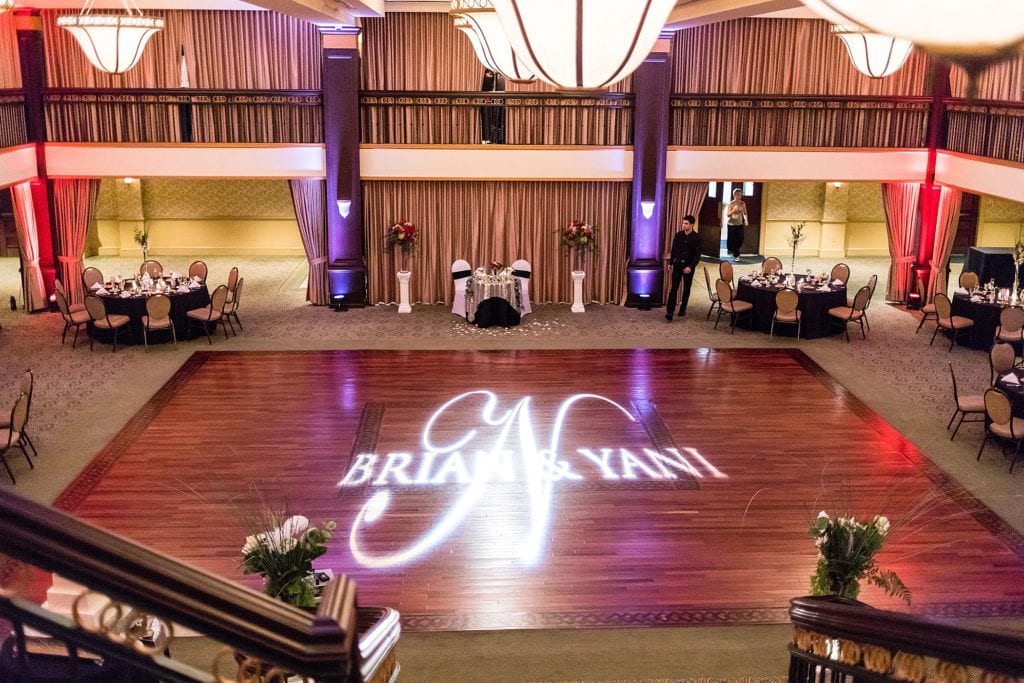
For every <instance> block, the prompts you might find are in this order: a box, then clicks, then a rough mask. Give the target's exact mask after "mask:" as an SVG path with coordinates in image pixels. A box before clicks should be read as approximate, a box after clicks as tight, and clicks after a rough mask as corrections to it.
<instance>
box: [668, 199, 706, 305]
mask: <svg viewBox="0 0 1024 683" xmlns="http://www.w3.org/2000/svg"><path fill="white" fill-rule="evenodd" d="M707 196H708V184H707V183H667V184H666V186H665V230H664V232H663V233H662V235H661V255H662V256H663V257H664V258H668V256H669V251H670V250H671V249H672V240H673V239H674V238H675V236H676V233H677V232H679V230H680V229H681V226H682V222H683V216H688V215H689V216H699V215H700V207H701V204H703V203H704V198H705V197H707ZM696 227H697V232H700V227H701V226H700V225H697V226H696ZM714 227H717V226H714ZM709 229H711V228H709ZM662 264H663V266H664V268H665V274H666V279H665V282H671V280H669V279H668V277H669V276H670V275H671V270H672V269H671V268H669V266H668V262H667V261H665V260H662ZM701 286H703V284H701ZM661 298H662V302H661V303H666V302H667V301H668V287H664V288H663V289H662V292H661Z"/></svg>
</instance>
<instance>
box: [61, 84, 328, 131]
mask: <svg viewBox="0 0 1024 683" xmlns="http://www.w3.org/2000/svg"><path fill="white" fill-rule="evenodd" d="M43 98H44V102H45V106H46V135H47V139H48V140H50V141H52V142H203V143H237V144H245V143H293V144H303V143H317V142H322V141H323V118H322V117H323V109H322V106H321V102H322V97H321V94H320V91H317V90H282V91H262V90H235V91H219V90H191V89H179V90H130V89H106V90H100V89H67V88H62V89H50V90H47V91H46V92H45V93H44V95H43Z"/></svg>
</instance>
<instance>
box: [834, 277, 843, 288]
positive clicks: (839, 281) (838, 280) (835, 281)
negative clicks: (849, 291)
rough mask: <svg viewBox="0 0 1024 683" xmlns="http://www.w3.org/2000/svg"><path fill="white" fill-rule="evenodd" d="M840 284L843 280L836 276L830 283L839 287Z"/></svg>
mask: <svg viewBox="0 0 1024 683" xmlns="http://www.w3.org/2000/svg"><path fill="white" fill-rule="evenodd" d="M842 284H843V281H842V280H840V279H839V278H836V279H835V280H833V281H832V285H833V286H834V287H840V286H842Z"/></svg>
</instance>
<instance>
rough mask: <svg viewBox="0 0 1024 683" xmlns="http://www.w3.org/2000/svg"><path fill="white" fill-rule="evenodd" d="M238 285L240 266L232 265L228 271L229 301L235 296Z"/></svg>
mask: <svg viewBox="0 0 1024 683" xmlns="http://www.w3.org/2000/svg"><path fill="white" fill-rule="evenodd" d="M237 286H238V266H232V267H231V270H229V271H228V298H227V300H228V301H232V300H233V299H234V297H235V287H237Z"/></svg>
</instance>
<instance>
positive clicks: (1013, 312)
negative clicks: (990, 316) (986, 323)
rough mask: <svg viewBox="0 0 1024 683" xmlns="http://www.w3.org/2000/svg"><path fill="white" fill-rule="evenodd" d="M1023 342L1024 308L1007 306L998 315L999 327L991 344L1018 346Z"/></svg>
mask: <svg viewBox="0 0 1024 683" xmlns="http://www.w3.org/2000/svg"><path fill="white" fill-rule="evenodd" d="M1022 341H1024V308H1021V307H1020V306H1008V307H1006V308H1004V309H1003V310H1002V312H1001V313H1000V314H999V326H998V327H996V333H995V335H994V336H993V338H992V342H993V343H995V342H1006V343H1008V344H1019V343H1021V342H1022Z"/></svg>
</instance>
